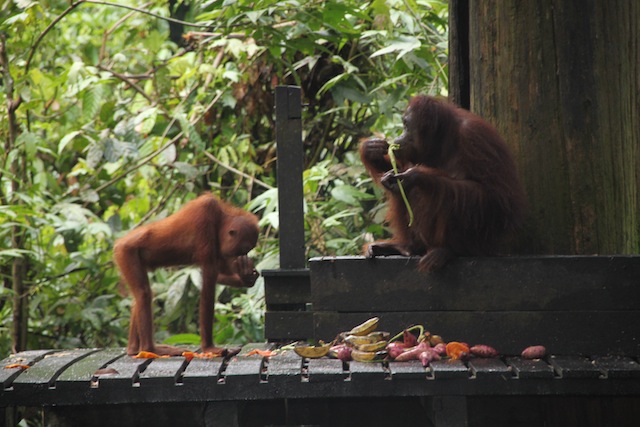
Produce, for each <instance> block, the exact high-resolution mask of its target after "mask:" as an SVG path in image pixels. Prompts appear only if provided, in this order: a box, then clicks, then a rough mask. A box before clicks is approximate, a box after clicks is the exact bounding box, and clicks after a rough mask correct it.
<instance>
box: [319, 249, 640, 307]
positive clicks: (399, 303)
mask: <svg viewBox="0 0 640 427" xmlns="http://www.w3.org/2000/svg"><path fill="white" fill-rule="evenodd" d="M416 263H417V258H406V257H382V258H376V259H366V258H364V257H323V258H312V259H311V260H310V263H309V267H310V270H311V296H312V302H313V306H314V310H319V311H338V312H364V311H367V312H370V311H381V312H387V311H388V312H392V311H428V310H433V311H449V310H454V311H459V310H471V311H482V310H485V311H488V310H497V311H503V310H516V311H529V310H530V311H539V310H545V311H548V310H550V311H556V310H557V311H561V310H570V311H571V310H575V311H582V310H594V311H600V310H612V311H619V310H640V298H638V286H637V282H638V277H640V256H537V257H503V258H491V257H487V258H458V259H456V260H454V261H453V262H451V263H450V264H448V265H447V266H446V267H445V268H444V269H443V270H441V271H438V272H435V273H430V274H423V273H420V272H418V271H417V270H416ZM354 295H357V298H354Z"/></svg>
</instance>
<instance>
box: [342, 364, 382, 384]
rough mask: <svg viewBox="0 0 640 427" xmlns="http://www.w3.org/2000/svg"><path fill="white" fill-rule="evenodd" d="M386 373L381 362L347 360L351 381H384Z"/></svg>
mask: <svg viewBox="0 0 640 427" xmlns="http://www.w3.org/2000/svg"><path fill="white" fill-rule="evenodd" d="M386 377H387V373H386V372H385V370H384V367H383V364H382V362H358V361H355V360H352V361H351V362H349V378H350V379H351V381H357V382H368V381H380V382H381V381H384V379H385V378H386Z"/></svg>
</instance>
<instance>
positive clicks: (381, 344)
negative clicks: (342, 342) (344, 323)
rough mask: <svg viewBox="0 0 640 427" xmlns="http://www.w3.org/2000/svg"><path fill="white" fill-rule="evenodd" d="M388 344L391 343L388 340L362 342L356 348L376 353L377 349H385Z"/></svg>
mask: <svg viewBox="0 0 640 427" xmlns="http://www.w3.org/2000/svg"><path fill="white" fill-rule="evenodd" d="M387 344H389V343H388V342H387V341H378V342H374V343H371V344H362V345H359V346H356V349H358V350H360V351H367V352H374V353H375V352H376V351H380V350H384V349H385V348H386V347H387Z"/></svg>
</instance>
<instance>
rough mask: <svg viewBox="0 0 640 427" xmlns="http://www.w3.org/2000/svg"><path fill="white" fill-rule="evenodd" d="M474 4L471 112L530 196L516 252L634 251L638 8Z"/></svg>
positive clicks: (637, 238) (493, 0)
mask: <svg viewBox="0 0 640 427" xmlns="http://www.w3.org/2000/svg"><path fill="white" fill-rule="evenodd" d="M452 2H453V3H457V2H456V1H454V0H452ZM469 3H470V5H469V10H468V13H469V15H468V16H469V18H468V20H469V23H468V37H469V91H470V93H469V97H470V107H471V110H472V111H474V112H476V113H477V114H479V115H481V116H482V117H484V118H485V119H487V120H488V121H489V122H491V123H493V124H494V125H495V126H496V127H497V128H498V130H499V131H500V133H501V134H502V135H503V136H504V138H505V140H507V142H508V143H509V144H510V145H511V147H512V148H513V151H514V153H515V155H516V159H517V162H518V165H519V168H520V174H521V177H522V179H523V183H524V185H525V188H526V190H527V193H528V199H529V204H530V217H529V220H528V224H527V227H526V230H525V231H524V232H523V235H522V239H521V240H520V241H519V243H518V247H517V249H516V251H517V252H520V253H546V254H593V253H600V254H613V253H619V254H625V253H638V252H640V196H639V190H640V2H636V1H626V0H613V1H612V0H585V1H579V2H568V1H563V0H540V1H536V2H529V1H519V0H506V1H505V0H485V1H482V2H469ZM452 13H456V12H455V10H454V11H452ZM458 25H459V23H458ZM458 34H461V33H459V32H458ZM452 37H454V36H453V35H452ZM454 40H455V39H454ZM452 53H453V52H452ZM458 62H459V61H458ZM454 63H455V62H454ZM451 83H452V84H457V83H456V81H452V82H451ZM458 92H459V90H458V89H454V90H452V93H454V94H456V93H458ZM456 96H458V97H460V96H461V95H456ZM463 99H464V98H463Z"/></svg>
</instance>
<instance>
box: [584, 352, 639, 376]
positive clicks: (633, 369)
mask: <svg viewBox="0 0 640 427" xmlns="http://www.w3.org/2000/svg"><path fill="white" fill-rule="evenodd" d="M593 363H594V365H595V366H596V367H597V368H599V369H600V370H602V372H603V373H604V376H605V378H640V364H638V363H637V362H636V361H635V360H633V359H632V358H630V357H622V356H603V357H597V358H596V359H595V360H594V362H593Z"/></svg>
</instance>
